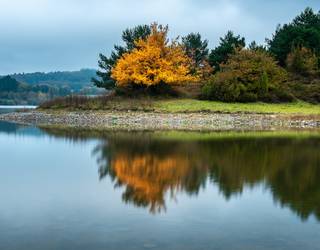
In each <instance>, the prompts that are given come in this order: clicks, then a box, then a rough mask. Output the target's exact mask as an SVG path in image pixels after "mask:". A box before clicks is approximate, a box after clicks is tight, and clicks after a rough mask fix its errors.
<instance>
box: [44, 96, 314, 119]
mask: <svg viewBox="0 0 320 250" xmlns="http://www.w3.org/2000/svg"><path fill="white" fill-rule="evenodd" d="M40 109H43V110H70V111H74V110H107V111H145V112H164V113H186V112H196V113H197V112H220V113H262V114H302V115H320V105H319V104H310V103H306V102H301V101H299V102H292V103H279V104H271V103H260V102H258V103H225V102H214V101H203V100H195V99H178V98H177V99H157V98H151V97H148V98H141V99H135V98H121V97H108V96H104V97H96V98H87V97H79V96H74V97H67V98H58V99H55V100H52V101H50V102H47V103H45V104H43V105H41V106H40Z"/></svg>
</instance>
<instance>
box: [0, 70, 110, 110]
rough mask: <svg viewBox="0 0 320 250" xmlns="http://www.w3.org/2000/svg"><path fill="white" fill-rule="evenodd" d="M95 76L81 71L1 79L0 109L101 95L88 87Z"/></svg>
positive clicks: (90, 86) (13, 75)
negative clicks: (81, 96) (67, 97)
mask: <svg viewBox="0 0 320 250" xmlns="http://www.w3.org/2000/svg"><path fill="white" fill-rule="evenodd" d="M94 75H95V70H93V69H82V70H79V71H58V72H49V73H43V72H35V73H21V74H12V75H8V76H0V105H39V104H41V103H43V102H46V101H49V100H51V99H53V98H56V97H61V96H62V97H63V96H68V95H72V94H80V95H95V94H99V93H103V92H104V91H103V90H102V89H98V88H97V87H94V86H92V84H91V83H90V80H91V78H92V77H93V76H94Z"/></svg>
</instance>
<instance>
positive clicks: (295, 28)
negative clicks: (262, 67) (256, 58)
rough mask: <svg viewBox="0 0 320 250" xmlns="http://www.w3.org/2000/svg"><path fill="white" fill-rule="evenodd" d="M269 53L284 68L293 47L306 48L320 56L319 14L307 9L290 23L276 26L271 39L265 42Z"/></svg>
mask: <svg viewBox="0 0 320 250" xmlns="http://www.w3.org/2000/svg"><path fill="white" fill-rule="evenodd" d="M267 42H268V44H269V50H270V52H271V53H272V54H273V55H274V56H275V57H276V59H277V60H278V61H279V63H280V65H282V66H285V63H286V59H287V56H288V54H289V53H290V52H291V50H292V49H293V48H294V47H297V46H300V47H306V48H308V49H311V50H312V51H314V52H315V53H316V55H317V56H318V57H319V56H320V12H319V13H314V11H313V10H312V9H311V8H307V9H305V10H304V12H302V13H301V14H300V15H299V16H297V17H296V18H295V19H294V20H293V21H292V23H289V24H285V25H283V26H280V25H279V26H278V28H277V30H276V32H275V34H274V35H273V37H272V39H270V40H267Z"/></svg>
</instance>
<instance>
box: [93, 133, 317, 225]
mask: <svg viewBox="0 0 320 250" xmlns="http://www.w3.org/2000/svg"><path fill="white" fill-rule="evenodd" d="M319 146H320V141H319V140H318V139H316V138H314V139H306V140H296V139H276V138H264V139H254V138H250V139H248V138H247V139H226V140H211V141H205V142H200V141H189V142H181V141H172V140H170V141H165V140H159V139H152V136H144V138H143V139H142V137H141V136H140V135H137V136H131V137H130V138H125V137H122V138H121V139H119V138H117V136H115V137H110V138H109V139H108V142H106V143H102V144H101V145H99V147H97V149H96V153H99V158H98V159H99V162H100V169H99V173H100V177H101V178H104V176H106V175H109V176H110V177H111V178H112V179H113V180H114V181H115V183H116V186H124V187H126V189H125V191H124V193H123V200H124V201H125V202H126V203H133V204H135V205H136V206H139V207H149V209H150V211H151V212H153V213H155V212H161V211H163V210H165V195H166V193H168V192H169V193H170V194H171V195H172V197H176V195H177V193H178V192H185V193H188V194H190V195H192V194H197V193H198V192H199V190H200V188H201V187H202V186H204V184H205V182H206V180H207V178H209V179H210V180H211V182H212V183H215V184H216V185H218V186H219V188H220V190H221V193H222V194H223V195H224V196H225V197H226V199H230V198H232V196H233V195H235V194H239V193H240V194H241V193H242V191H243V189H244V188H246V187H254V186H255V185H259V184H260V183H265V185H266V187H267V188H269V189H270V190H271V192H272V194H273V196H274V198H275V200H276V201H278V202H280V204H282V205H283V206H288V207H290V208H291V209H292V210H293V211H294V212H296V213H297V214H298V215H299V216H300V217H301V218H307V217H308V216H309V215H311V214H314V215H316V216H317V217H318V218H319V219H320V213H319V212H320V204H319V200H320V199H319V197H320V183H319V182H318V181H317V180H319V178H320V166H318V165H317V162H319V160H320V156H318V153H317V148H319ZM301 148H303V150H301Z"/></svg>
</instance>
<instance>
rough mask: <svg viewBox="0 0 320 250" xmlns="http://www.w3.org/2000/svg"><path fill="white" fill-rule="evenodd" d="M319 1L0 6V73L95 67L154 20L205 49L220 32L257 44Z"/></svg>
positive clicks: (68, 1)
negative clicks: (131, 30)
mask: <svg viewBox="0 0 320 250" xmlns="http://www.w3.org/2000/svg"><path fill="white" fill-rule="evenodd" d="M307 6H311V7H313V8H314V9H315V10H319V9H320V2H319V1H318V0H309V1H307V0H299V1H298V0H296V1H293V0H281V1H279V0H269V1H258V0H215V1H214V0H211V1H209V0H161V1H159V0H137V1H132V0H90V1H89V0H28V1H21V0H0V30H1V39H0V74H7V73H13V72H31V71H51V70H72V69H79V68H82V67H96V65H97V56H98V53H99V52H104V53H106V54H107V53H109V52H110V50H111V49H112V46H113V44H115V43H118V42H119V41H120V35H121V31H122V30H123V29H125V28H127V27H132V26H135V25H137V24H144V23H151V22H153V21H157V22H159V23H163V24H169V25H170V29H171V31H170V32H171V33H170V35H171V36H172V37H175V36H177V35H185V34H187V33H188V32H191V31H199V32H200V33H201V34H202V35H203V37H205V38H207V39H209V41H210V46H211V47H214V46H215V45H216V44H217V43H218V42H219V37H220V36H222V35H223V34H224V33H226V31H227V30H233V31H235V32H237V33H239V34H241V35H243V36H245V37H246V39H247V41H252V40H256V41H258V42H260V43H263V42H264V40H265V38H266V37H271V35H272V32H274V30H275V28H276V25H277V24H278V23H285V22H288V21H290V20H291V19H292V18H293V17H294V16H296V15H297V14H298V13H299V12H301V11H302V10H303V9H304V8H305V7H307Z"/></svg>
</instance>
